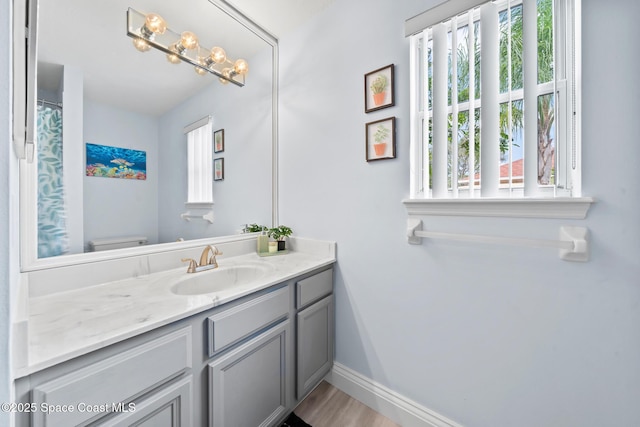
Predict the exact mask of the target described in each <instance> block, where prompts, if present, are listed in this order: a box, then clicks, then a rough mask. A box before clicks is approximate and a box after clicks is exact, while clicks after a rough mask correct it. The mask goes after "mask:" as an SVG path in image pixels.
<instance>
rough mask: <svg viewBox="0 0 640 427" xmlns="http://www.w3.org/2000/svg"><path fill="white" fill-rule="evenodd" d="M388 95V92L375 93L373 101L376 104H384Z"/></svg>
mask: <svg viewBox="0 0 640 427" xmlns="http://www.w3.org/2000/svg"><path fill="white" fill-rule="evenodd" d="M386 96H387V92H380V93H374V94H373V103H374V104H375V105H382V103H383V102H384V98H385V97H386Z"/></svg>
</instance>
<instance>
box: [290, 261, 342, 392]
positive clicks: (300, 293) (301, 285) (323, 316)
mask: <svg viewBox="0 0 640 427" xmlns="http://www.w3.org/2000/svg"><path fill="white" fill-rule="evenodd" d="M332 293H333V270H332V269H329V270H325V271H322V272H320V273H317V274H315V275H313V276H310V277H307V278H306V279H303V280H299V281H298V282H296V307H297V308H298V312H297V314H296V325H297V333H296V350H297V351H296V353H297V357H296V370H297V374H296V378H297V380H296V399H298V400H301V399H302V398H304V396H306V395H307V394H308V393H309V392H310V391H311V390H313V388H314V387H315V386H316V385H318V384H319V383H320V380H322V378H323V377H324V376H325V375H326V374H327V373H328V372H329V371H330V370H331V366H332V365H333V343H334V307H333V294H332Z"/></svg>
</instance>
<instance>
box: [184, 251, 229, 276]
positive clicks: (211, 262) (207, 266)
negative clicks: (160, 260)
mask: <svg viewBox="0 0 640 427" xmlns="http://www.w3.org/2000/svg"><path fill="white" fill-rule="evenodd" d="M209 254H211V255H209ZM216 255H222V252H221V251H220V250H218V248H217V247H215V246H211V245H207V247H206V248H204V250H203V251H202V255H200V265H198V263H197V262H196V260H194V259H193V258H182V262H188V263H189V267H188V268H187V273H197V272H199V271H205V270H212V269H214V268H218V261H216Z"/></svg>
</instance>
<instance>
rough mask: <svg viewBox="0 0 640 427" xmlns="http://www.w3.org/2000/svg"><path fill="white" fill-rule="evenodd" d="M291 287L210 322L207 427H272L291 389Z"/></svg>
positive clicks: (286, 404) (282, 412)
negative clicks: (211, 357) (210, 357)
mask: <svg viewBox="0 0 640 427" xmlns="http://www.w3.org/2000/svg"><path fill="white" fill-rule="evenodd" d="M291 301H292V287H291V286H290V285H287V286H283V287H280V288H276V289H275V290H272V291H269V292H267V293H265V294H263V295H260V296H258V297H256V298H252V299H250V300H248V301H246V302H243V303H241V304H239V305H236V306H233V307H231V308H229V309H227V310H222V311H219V312H217V313H215V314H213V315H212V316H209V318H208V322H207V325H208V334H207V335H208V341H209V343H208V349H209V355H210V356H213V359H212V360H211V362H210V363H209V365H208V377H209V390H208V391H209V393H208V407H209V425H210V426H212V427H231V426H238V427H242V426H265V427H266V426H273V425H276V424H277V423H278V422H279V421H281V420H282V418H283V417H284V416H285V415H286V412H287V408H288V407H290V403H291V400H292V396H291V394H292V389H293V369H292V367H291V360H292V354H293V350H292V345H293V337H292V332H291V331H292V326H291V324H292V320H291V315H290V314H291Z"/></svg>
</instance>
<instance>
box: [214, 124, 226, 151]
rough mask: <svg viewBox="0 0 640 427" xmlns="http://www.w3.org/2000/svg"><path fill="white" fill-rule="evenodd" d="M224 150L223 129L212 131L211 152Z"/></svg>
mask: <svg viewBox="0 0 640 427" xmlns="http://www.w3.org/2000/svg"><path fill="white" fill-rule="evenodd" d="M223 151H224V129H218V130H217V131H215V132H213V152H214V153H222V152H223Z"/></svg>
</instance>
